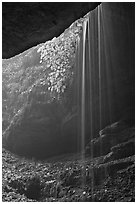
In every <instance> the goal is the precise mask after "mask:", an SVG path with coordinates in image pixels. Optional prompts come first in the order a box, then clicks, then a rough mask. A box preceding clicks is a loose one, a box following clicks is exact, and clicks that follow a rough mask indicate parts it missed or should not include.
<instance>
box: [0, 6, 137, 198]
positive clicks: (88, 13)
mask: <svg viewBox="0 0 137 204" xmlns="http://www.w3.org/2000/svg"><path fill="white" fill-rule="evenodd" d="M2 58H3V59H2V147H3V151H8V152H9V153H10V154H13V155H16V156H17V157H19V158H26V159H30V160H31V161H33V160H34V161H35V160H36V161H45V160H47V159H52V158H55V157H60V156H64V157H65V158H67V156H68V155H73V157H75V156H77V157H78V158H79V159H80V161H81V165H84V167H83V170H81V172H82V173H81V174H82V177H80V179H81V180H80V181H79V182H81V186H83V187H81V188H82V189H86V187H85V186H86V185H85V183H87V182H88V179H87V177H88V178H89V177H90V176H91V177H92V178H93V177H94V181H92V182H93V183H92V185H91V186H92V187H94V186H99V185H100V184H101V185H102V182H103V181H104V179H106V178H111V179H112V180H113V178H114V177H115V176H116V175H121V174H122V173H121V174H120V173H117V172H119V171H121V170H123V169H124V170H125V169H126V170H125V172H126V173H127V172H129V171H132V173H133V171H134V170H133V169H134V167H133V165H134V156H135V3H133V2H73V3H72V2H45V3H44V2H39V3H38V2H20V3H19V2H18V3H17V2H3V3H2ZM65 155H66V156H65ZM89 158H90V161H94V159H95V160H96V158H97V161H98V162H97V164H96V165H98V166H96V165H95V166H92V165H91V163H92V162H91V163H90V165H91V166H90V170H91V172H90V173H89V174H88V176H87V174H86V164H84V162H85V161H86V159H89ZM72 160H73V159H72ZM67 170H68V168H67ZM73 173H74V172H73ZM73 173H72V175H71V176H72V178H73V179H75V180H76V181H77V179H78V175H77V177H75V176H74V175H73ZM74 174H75V173H74ZM63 175H64V174H63ZM65 175H67V176H68V174H67V173H66V174H65ZM83 175H84V176H83ZM85 175H86V176H85ZM69 176H70V174H69ZM69 176H68V177H69ZM71 176H70V177H71ZM73 176H74V177H73ZM126 178H127V177H126ZM73 179H72V180H73ZM34 180H35V177H34ZM70 180H71V179H70ZM70 180H65V181H64V183H65V184H64V185H70V186H71V185H72V186H73V185H74V184H71V182H72V181H70ZM38 181H39V179H38ZM52 181H53V183H54V179H52V180H51V183H52ZM46 182H48V181H46ZM67 182H68V183H69V182H70V183H69V184H67ZM34 183H35V182H34ZM40 183H41V182H40V181H39V184H38V187H39V189H40V190H39V191H41V189H42V188H43V187H41V186H39V185H41V184H40ZM72 183H73V182H72ZM20 185H21V184H20ZM61 185H62V186H63V181H62V184H61ZM88 185H89V184H88ZM117 187H118V185H117ZM132 187H133V186H132ZM131 189H132V190H133V191H134V187H133V188H131ZM30 191H31V190H30ZM90 191H92V189H90ZM24 192H25V190H24ZM84 192H86V190H83V193H84ZM106 192H107V191H106ZM39 193H40V194H39V199H42V198H41V192H39ZM132 193H133V192H131V194H132ZM49 194H50V193H49ZM58 194H59V193H57V192H56V193H55V195H56V199H60V198H61V197H60V196H59V195H58ZM82 195H83V197H84V194H82ZM122 195H125V194H122ZM48 196H49V195H48ZM58 196H59V197H58ZM51 197H52V196H51ZM91 197H92V198H90V199H89V200H90V201H93V200H94V199H93V195H92V196H91ZM125 197H126V196H125ZM127 197H128V196H127ZM131 197H132V196H129V199H131V200H132V198H131ZM32 199H33V198H32ZM83 199H86V198H83ZM120 199H123V198H117V199H115V201H121V200H120ZM126 199H128V198H126ZM97 200H98V199H97ZM104 200H105V198H102V200H101V201H104ZM108 200H109V198H108ZM110 200H111V199H110ZM57 201H60V200H57ZM82 201H83V200H82ZM86 201H88V200H86ZM105 201H106V200H105ZM122 201H123V200H122ZM124 201H128V200H124Z"/></svg>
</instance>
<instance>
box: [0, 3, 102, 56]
mask: <svg viewBox="0 0 137 204" xmlns="http://www.w3.org/2000/svg"><path fill="white" fill-rule="evenodd" d="M99 4H100V3H97V2H92V3H91V2H86V3H84V2H78V3H76V2H73V3H72V2H52V3H50V2H47V3H34V2H33V3H26V2H20V3H19V2H18V3H16V2H12V3H10V2H4V3H3V4H2V58H10V57H12V56H15V55H17V54H19V53H21V52H23V51H24V50H27V49H28V48H31V47H33V46H34V45H37V44H39V43H42V42H46V41H47V40H51V39H52V38H53V37H57V36H59V35H60V34H61V33H62V32H64V30H65V29H66V28H68V27H69V26H70V25H71V24H72V23H73V22H74V21H75V20H77V19H78V18H80V17H83V16H84V15H85V14H86V13H87V12H89V11H90V10H93V9H94V8H95V7H96V6H97V5H99Z"/></svg>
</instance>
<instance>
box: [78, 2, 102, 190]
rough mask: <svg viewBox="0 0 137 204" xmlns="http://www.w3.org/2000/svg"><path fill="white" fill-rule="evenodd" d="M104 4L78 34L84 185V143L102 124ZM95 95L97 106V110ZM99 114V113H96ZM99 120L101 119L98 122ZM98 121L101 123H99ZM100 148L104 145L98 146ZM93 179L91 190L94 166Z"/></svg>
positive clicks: (87, 17)
mask: <svg viewBox="0 0 137 204" xmlns="http://www.w3.org/2000/svg"><path fill="white" fill-rule="evenodd" d="M100 18H101V6H98V8H97V9H95V10H94V11H92V12H89V13H88V14H87V15H86V17H85V20H84V22H83V32H82V35H81V36H80V38H78V47H77V58H76V66H77V69H78V70H79V71H77V74H78V75H77V77H78V104H79V111H78V112H79V116H80V120H79V129H80V131H79V135H80V147H81V148H80V151H81V161H82V166H83V169H82V172H81V173H82V185H83V188H84V184H85V175H86V167H85V166H84V161H85V156H84V155H85V154H84V151H85V145H86V143H87V141H89V140H91V139H93V138H94V132H95V130H96V129H98V130H101V127H102V124H101V122H102V115H101V114H102V112H101V111H102V110H101V109H102V98H101V47H100V46H101V25H100V23H101V22H100ZM95 95H97V96H98V97H97V98H98V101H97V102H96V107H97V109H96V110H94V105H95V99H94V97H95ZM96 114H97V115H98V117H96ZM97 121H98V122H97ZM96 123H99V125H98V124H96ZM98 151H100V152H101V147H100V149H99V150H98ZM91 157H92V158H93V147H91ZM90 173H91V175H92V178H93V179H92V182H91V190H93V188H94V176H93V172H92V170H91V172H90Z"/></svg>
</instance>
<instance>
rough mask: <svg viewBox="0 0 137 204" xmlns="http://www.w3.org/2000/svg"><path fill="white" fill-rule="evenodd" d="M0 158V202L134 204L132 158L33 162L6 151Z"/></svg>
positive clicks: (87, 158)
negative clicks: (106, 203) (0, 194)
mask: <svg viewBox="0 0 137 204" xmlns="http://www.w3.org/2000/svg"><path fill="white" fill-rule="evenodd" d="M2 156H3V158H2V160H3V161H2V172H3V179H2V190H3V194H2V200H3V201H8V202H13V201H18V202H22V201H27V202H28V201H30V202H32V201H45V202H46V201H89V202H90V201H103V202H109V201H116V202H117V201H127V202H128V201H129V202H130V201H135V164H134V156H130V157H127V158H124V159H119V160H115V161H111V162H108V163H104V159H103V158H104V157H98V158H94V159H91V158H90V157H86V158H85V160H84V161H83V162H82V161H81V160H80V158H78V157H76V156H75V155H74V157H73V156H72V155H71V157H69V156H68V155H67V156H66V157H65V156H64V157H62V159H60V160H59V161H58V160H56V161H55V160H51V161H50V160H49V161H36V160H34V159H25V158H21V157H17V156H16V155H14V154H12V153H10V152H9V151H7V150H5V149H3V155H2ZM117 167H119V168H117ZM114 168H115V171H113V173H112V172H111V169H113V170H114ZM99 175H100V177H99ZM101 177H102V178H101Z"/></svg>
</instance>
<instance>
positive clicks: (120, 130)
mask: <svg viewBox="0 0 137 204" xmlns="http://www.w3.org/2000/svg"><path fill="white" fill-rule="evenodd" d="M134 137H135V129H134V127H128V125H127V124H126V123H125V122H123V121H119V122H116V123H113V124H112V125H110V126H107V127H106V128H104V129H103V130H101V131H100V136H99V137H98V138H96V139H93V140H92V141H91V142H90V143H89V145H87V147H86V154H87V155H88V154H93V157H98V156H101V155H106V154H108V153H109V157H111V156H112V154H114V151H113V150H115V151H118V147H119V149H121V150H119V153H118V154H119V158H122V155H123V154H125V157H126V156H130V155H132V154H134V148H133V147H134ZM130 139H133V140H132V142H128V141H129V140H130ZM129 146H130V149H129V150H128V148H129ZM115 147H116V148H115ZM123 148H124V150H123ZM126 149H127V151H126ZM111 150H112V153H110V152H111ZM130 150H131V151H130ZM123 151H124V153H122V152H123ZM115 153H116V152H115ZM123 157H124V155H123Z"/></svg>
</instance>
